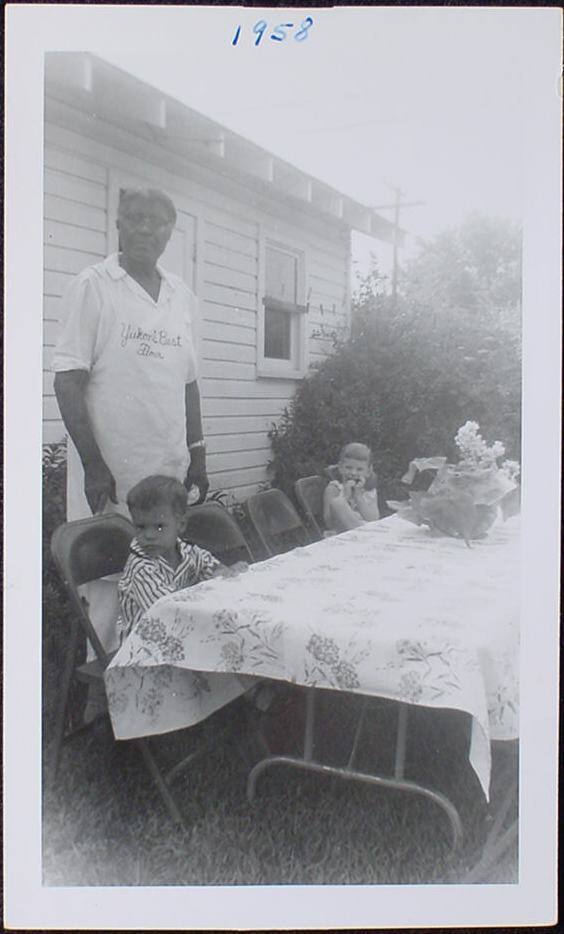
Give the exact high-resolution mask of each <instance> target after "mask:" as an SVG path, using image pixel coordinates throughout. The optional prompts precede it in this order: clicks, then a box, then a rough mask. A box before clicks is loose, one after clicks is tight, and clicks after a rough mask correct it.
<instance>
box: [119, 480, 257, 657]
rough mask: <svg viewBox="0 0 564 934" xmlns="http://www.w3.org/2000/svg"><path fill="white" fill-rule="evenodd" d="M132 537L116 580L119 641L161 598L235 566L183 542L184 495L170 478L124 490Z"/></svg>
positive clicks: (229, 573) (224, 574)
mask: <svg viewBox="0 0 564 934" xmlns="http://www.w3.org/2000/svg"><path fill="white" fill-rule="evenodd" d="M126 501H127V505H128V508H129V511H130V513H131V519H132V522H133V525H134V526H135V531H136V536H135V538H134V539H133V541H132V542H131V546H130V553H129V557H128V559H127V562H126V565H125V568H124V570H123V574H122V576H121V579H120V582H119V584H118V595H119V604H120V618H119V620H118V625H119V628H120V630H121V632H122V641H123V639H124V638H125V636H126V635H128V633H129V632H130V631H131V629H132V627H133V626H134V625H135V624H136V623H137V621H138V620H139V619H140V617H141V616H142V615H143V614H144V613H145V612H146V611H147V610H148V609H149V608H150V607H151V606H152V605H153V603H155V602H156V601H157V600H158V599H159V597H164V596H165V595H166V594H169V593H175V591H177V590H182V589H183V588H184V587H191V586H192V585H193V584H198V583H199V582H200V581H204V580H209V579H210V578H212V577H227V576H232V575H233V574H234V573H236V572H237V570H240V569H241V568H237V569H233V568H227V567H225V565H223V564H221V563H220V562H219V561H218V560H217V558H215V557H214V556H213V555H212V554H211V553H210V552H209V551H206V550H205V549H204V548H200V547H199V546H198V545H189V544H188V543H187V542H183V541H182V539H181V538H180V534H181V533H182V531H183V530H184V526H185V522H186V509H187V505H188V494H187V492H186V489H185V487H184V486H183V485H182V483H180V481H178V480H175V479H174V478H173V477H164V476H159V475H155V476H151V477H146V478H145V479H144V480H141V481H140V483H137V484H136V485H135V486H134V487H133V488H132V489H131V490H130V491H129V493H128V494H127V498H126Z"/></svg>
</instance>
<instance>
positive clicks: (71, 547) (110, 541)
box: [51, 513, 134, 661]
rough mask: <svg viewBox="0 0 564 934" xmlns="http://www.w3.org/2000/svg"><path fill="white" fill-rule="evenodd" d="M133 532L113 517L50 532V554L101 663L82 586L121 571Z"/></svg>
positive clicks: (122, 520) (101, 651)
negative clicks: (80, 591)
mask: <svg viewBox="0 0 564 934" xmlns="http://www.w3.org/2000/svg"><path fill="white" fill-rule="evenodd" d="M133 535H134V529H133V526H132V524H131V522H129V521H128V520H127V519H126V518H125V516H120V515H118V514H116V513H113V514H110V515H104V516H92V517H90V518H88V519H77V520H76V521H74V522H66V523H64V525H60V526H59V527H58V528H57V529H55V531H54V532H53V536H52V538H51V553H52V555H53V560H54V562H55V565H56V566H57V570H58V571H59V573H60V575H61V577H62V579H63V581H64V583H65V585H66V587H67V590H68V593H69V597H70V598H71V601H72V603H73V605H74V608H75V610H76V611H77V614H78V618H79V621H80V624H81V626H82V629H83V631H84V633H85V635H86V638H87V639H88V640H89V642H90V643H91V645H92V646H93V648H94V650H95V652H96V655H97V656H98V658H99V659H100V661H104V660H105V658H106V653H105V652H104V649H103V647H102V644H101V642H100V640H99V638H98V636H97V634H96V631H95V630H94V627H93V626H92V623H91V622H90V618H89V615H88V607H87V604H86V601H85V600H84V598H83V597H82V596H81V594H80V593H79V591H78V588H79V587H80V585H81V584H87V583H89V582H90V581H94V580H98V579H99V578H101V577H106V576H107V575H109V574H119V573H120V572H121V571H123V568H124V565H125V562H126V561H127V556H128V554H129V545H130V542H131V539H132V538H133Z"/></svg>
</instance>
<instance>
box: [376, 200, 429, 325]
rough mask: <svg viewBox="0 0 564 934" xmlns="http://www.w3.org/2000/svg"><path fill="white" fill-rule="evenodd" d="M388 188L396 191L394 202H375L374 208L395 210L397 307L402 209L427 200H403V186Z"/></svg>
mask: <svg viewBox="0 0 564 934" xmlns="http://www.w3.org/2000/svg"><path fill="white" fill-rule="evenodd" d="M388 188H391V189H392V191H393V192H394V195H395V197H394V201H393V204H373V205H372V208H373V210H375V211H383V210H390V209H391V210H393V212H394V239H393V250H394V252H393V264H392V302H393V305H394V307H395V305H396V304H397V297H398V271H399V263H398V248H399V235H400V211H401V209H402V208H414V207H418V206H419V205H420V204H427V202H426V201H402V200H401V199H402V195H403V192H402V190H401V188H398V187H397V186H396V185H388Z"/></svg>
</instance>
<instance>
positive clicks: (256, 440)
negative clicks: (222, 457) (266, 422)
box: [206, 425, 270, 463]
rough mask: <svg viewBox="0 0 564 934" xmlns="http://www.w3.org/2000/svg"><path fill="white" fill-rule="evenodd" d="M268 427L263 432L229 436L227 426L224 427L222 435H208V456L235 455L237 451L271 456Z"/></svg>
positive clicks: (248, 432)
mask: <svg viewBox="0 0 564 934" xmlns="http://www.w3.org/2000/svg"><path fill="white" fill-rule="evenodd" d="M268 427H270V426H267V428H266V429H265V430H262V431H247V432H244V433H233V434H227V433H226V431H225V428H226V426H225V425H223V430H222V434H220V435H208V436H207V438H206V447H207V450H208V454H210V455H211V454H233V453H235V452H237V451H262V452H263V454H264V453H265V452H266V454H267V455H268V456H270V447H269V443H268V439H267V438H266V437H265V432H266V431H267V430H268ZM261 463H262V461H261Z"/></svg>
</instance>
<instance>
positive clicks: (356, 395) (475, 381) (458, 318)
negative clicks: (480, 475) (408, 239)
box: [269, 217, 521, 496]
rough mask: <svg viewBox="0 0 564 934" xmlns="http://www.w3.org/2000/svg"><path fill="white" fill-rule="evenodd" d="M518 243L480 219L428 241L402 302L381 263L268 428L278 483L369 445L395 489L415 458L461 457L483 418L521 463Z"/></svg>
mask: <svg viewBox="0 0 564 934" xmlns="http://www.w3.org/2000/svg"><path fill="white" fill-rule="evenodd" d="M520 244H521V240H520V231H519V229H518V228H517V227H516V226H514V225H512V224H509V223H507V222H504V221H499V220H492V219H488V218H480V217H472V218H470V219H469V221H467V222H466V224H464V225H463V226H462V227H460V228H458V229H456V230H454V231H447V232H446V233H445V234H442V235H441V236H440V237H438V238H436V240H434V241H432V242H431V243H429V244H427V245H424V246H422V247H421V248H420V250H419V252H418V255H417V256H416V257H415V259H414V260H413V261H412V262H411V264H410V265H409V266H408V267H407V269H406V271H405V273H404V275H403V278H402V281H401V287H400V291H399V294H398V296H397V300H396V301H395V302H394V301H393V300H392V297H391V296H390V294H389V291H388V289H387V286H386V281H385V280H384V279H383V278H382V277H380V276H379V274H378V272H377V270H376V269H373V271H372V272H371V273H370V275H369V276H368V277H367V278H366V279H364V280H363V281H362V282H361V284H360V288H359V289H358V291H357V293H356V295H355V299H354V303H353V309H352V321H351V331H350V334H349V335H348V336H347V337H341V336H339V335H335V338H334V344H335V347H334V351H335V352H334V354H333V355H332V356H331V357H329V358H327V359H326V360H324V361H323V362H322V363H321V364H320V365H318V366H317V367H316V368H315V369H314V372H313V374H312V375H311V376H310V377H309V378H307V379H305V380H304V381H303V382H302V383H301V384H300V385H299V387H298V389H297V392H296V394H295V396H294V398H293V400H292V401H291V403H290V405H289V406H288V408H287V409H286V410H285V412H284V414H283V417H282V419H281V421H280V422H279V423H278V424H277V425H275V426H273V428H272V430H271V432H270V435H269V436H270V438H271V442H272V450H273V455H274V456H273V459H272V461H271V465H270V466H271V471H272V477H273V484H274V485H275V486H277V487H280V488H282V489H283V490H285V491H286V492H287V493H290V494H291V493H292V490H293V483H294V481H295V480H296V479H297V478H298V477H300V476H307V475H308V474H313V473H319V472H320V471H321V470H322V469H323V467H324V466H326V465H327V464H329V463H334V462H335V460H336V458H337V456H338V452H339V449H340V447H341V446H342V445H343V444H345V443H346V442H348V441H351V440H357V441H363V442H365V443H367V444H368V445H370V447H371V448H372V450H373V452H374V460H375V468H376V471H377V473H378V475H379V477H380V483H381V486H382V487H383V490H384V492H385V493H386V494H387V495H388V496H392V495H393V496H397V495H398V494H399V493H400V491H401V486H400V485H399V484H398V477H400V476H401V475H402V474H403V472H404V471H405V469H406V467H407V465H408V463H409V461H410V460H411V459H412V458H414V457H423V456H433V455H447V456H454V455H455V448H454V436H455V434H456V430H457V429H458V428H459V427H460V425H462V424H463V423H464V422H465V421H467V420H468V419H470V420H473V421H477V422H478V423H479V425H480V429H481V431H482V434H483V435H484V437H486V438H488V439H489V440H494V439H499V440H500V441H502V442H503V443H504V444H505V445H506V448H507V454H508V456H510V457H513V458H516V459H518V460H519V459H520V396H521V364H520V300H521V275H520V254H521V246H520Z"/></svg>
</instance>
